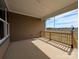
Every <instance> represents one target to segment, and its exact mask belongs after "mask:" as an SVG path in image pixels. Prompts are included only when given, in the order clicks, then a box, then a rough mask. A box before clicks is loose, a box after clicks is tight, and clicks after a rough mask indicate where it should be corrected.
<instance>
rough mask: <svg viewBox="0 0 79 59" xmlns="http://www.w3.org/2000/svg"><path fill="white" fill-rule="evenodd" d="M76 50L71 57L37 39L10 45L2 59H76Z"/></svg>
mask: <svg viewBox="0 0 79 59" xmlns="http://www.w3.org/2000/svg"><path fill="white" fill-rule="evenodd" d="M77 52H78V51H77V49H73V52H72V54H71V55H68V54H67V53H66V52H64V51H62V50H60V49H58V48H56V47H54V46H51V45H49V44H47V43H45V42H43V41H41V40H38V39H34V40H33V39H32V40H31V39H29V40H22V41H16V42H13V43H11V45H10V46H9V49H8V51H7V53H6V54H5V57H4V59H77V56H78V54H77Z"/></svg>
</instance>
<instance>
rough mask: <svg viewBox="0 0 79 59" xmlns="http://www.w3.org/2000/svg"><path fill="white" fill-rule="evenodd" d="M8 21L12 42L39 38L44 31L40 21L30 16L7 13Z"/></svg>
mask: <svg viewBox="0 0 79 59" xmlns="http://www.w3.org/2000/svg"><path fill="white" fill-rule="evenodd" d="M8 21H9V23H10V34H11V40H12V41H15V40H24V39H29V38H33V37H39V34H40V31H42V30H43V29H44V26H43V22H42V21H41V19H38V18H34V17H30V16H24V15H20V14H15V13H8Z"/></svg>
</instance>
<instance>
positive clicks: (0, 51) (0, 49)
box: [0, 38, 9, 59]
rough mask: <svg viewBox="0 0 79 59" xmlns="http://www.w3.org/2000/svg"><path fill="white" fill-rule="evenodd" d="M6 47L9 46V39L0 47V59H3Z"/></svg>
mask: <svg viewBox="0 0 79 59" xmlns="http://www.w3.org/2000/svg"><path fill="white" fill-rule="evenodd" d="M8 46H9V38H8V39H7V40H6V41H5V42H4V43H3V44H1V45H0V59H3V57H4V55H5V52H6V51H7V48H8Z"/></svg>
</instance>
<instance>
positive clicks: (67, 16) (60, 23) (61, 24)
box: [45, 9, 78, 28]
mask: <svg viewBox="0 0 79 59" xmlns="http://www.w3.org/2000/svg"><path fill="white" fill-rule="evenodd" d="M77 22H78V9H75V10H72V11H69V12H66V13H64V14H60V15H57V16H55V17H51V18H48V19H47V20H46V22H45V27H46V28H72V27H75V28H78V23H77Z"/></svg>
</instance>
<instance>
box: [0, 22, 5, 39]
mask: <svg viewBox="0 0 79 59" xmlns="http://www.w3.org/2000/svg"><path fill="white" fill-rule="evenodd" d="M3 37H4V23H3V22H2V21H0V39H1V38H3Z"/></svg>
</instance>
